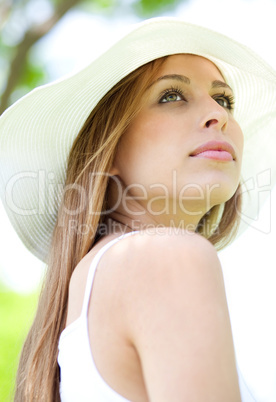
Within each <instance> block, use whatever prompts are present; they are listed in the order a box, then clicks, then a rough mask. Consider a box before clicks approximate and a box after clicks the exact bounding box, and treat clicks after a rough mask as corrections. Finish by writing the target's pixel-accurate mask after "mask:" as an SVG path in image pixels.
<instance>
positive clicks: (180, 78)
mask: <svg viewBox="0 0 276 402" xmlns="http://www.w3.org/2000/svg"><path fill="white" fill-rule="evenodd" d="M162 80H176V81H180V82H182V83H184V84H187V85H190V84H191V80H190V78H188V77H186V76H185V75H181V74H168V75H163V76H162V77H159V78H157V80H155V81H154V82H153V83H152V84H151V85H150V86H152V85H154V84H156V83H157V82H159V81H162ZM211 88H212V89H214V88H226V89H229V90H230V91H231V92H233V89H232V88H231V87H230V86H229V85H228V84H226V82H224V81H220V80H215V81H213V82H212V86H211Z"/></svg>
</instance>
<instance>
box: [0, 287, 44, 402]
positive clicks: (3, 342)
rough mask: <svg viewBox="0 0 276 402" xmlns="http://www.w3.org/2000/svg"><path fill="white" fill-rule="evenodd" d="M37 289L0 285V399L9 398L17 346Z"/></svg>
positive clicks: (36, 295) (33, 309)
mask: <svg viewBox="0 0 276 402" xmlns="http://www.w3.org/2000/svg"><path fill="white" fill-rule="evenodd" d="M37 298H38V292H33V293H30V294H20V293H16V292H13V291H11V290H9V289H8V288H5V287H4V286H3V285H0V320H1V321H0V322H1V326H0V349H1V355H0V401H1V402H4V401H11V400H12V393H13V385H14V379H15V375H16V368H17V364H18V359H19V355H20V350H21V348H22V345H23V341H24V339H25V337H26V334H27V331H28V329H29V326H30V324H31V321H32V318H33V316H34V312H35V306H36V302H37Z"/></svg>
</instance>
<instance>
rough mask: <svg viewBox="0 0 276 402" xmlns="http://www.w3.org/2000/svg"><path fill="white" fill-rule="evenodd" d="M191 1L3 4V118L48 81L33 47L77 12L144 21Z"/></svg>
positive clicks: (4, 0) (27, 0)
mask: <svg viewBox="0 0 276 402" xmlns="http://www.w3.org/2000/svg"><path fill="white" fill-rule="evenodd" d="M183 1H187V0H0V29H1V33H0V114H1V113H3V111H4V110H5V109H6V108H7V107H8V106H9V105H10V104H11V103H12V102H14V101H15V100H16V98H17V97H19V96H22V95H23V94H24V93H26V92H28V91H30V90H31V89H32V88H33V87H35V86H37V85H40V84H43V83H44V82H45V81H47V76H46V75H45V72H44V71H43V67H42V66H40V64H39V62H36V64H34V61H33V60H32V59H31V57H30V51H31V49H32V47H33V45H35V44H36V42H37V41H38V40H39V39H41V38H42V37H43V36H44V35H46V34H47V33H48V32H49V31H50V30H51V29H52V28H53V27H54V26H55V25H56V24H57V23H58V22H59V21H60V19H61V18H63V16H64V15H65V14H66V13H67V12H68V11H69V10H72V9H74V8H79V9H81V10H82V11H85V12H87V13H90V14H103V15H105V16H106V17H107V18H108V17H109V18H111V17H112V16H113V15H115V14H116V12H117V11H118V10H119V9H120V8H121V9H122V10H123V8H124V7H126V8H127V9H128V10H132V11H133V13H135V14H137V15H139V16H141V17H150V16H154V15H156V14H158V13H161V12H165V11H168V10H171V9H173V8H174V7H176V6H177V5H178V4H179V3H181V2H183Z"/></svg>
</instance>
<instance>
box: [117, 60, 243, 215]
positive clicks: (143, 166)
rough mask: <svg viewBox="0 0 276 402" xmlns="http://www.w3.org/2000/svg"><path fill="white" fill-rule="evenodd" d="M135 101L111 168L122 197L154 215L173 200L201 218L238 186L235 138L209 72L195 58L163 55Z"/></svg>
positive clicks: (224, 96)
mask: <svg viewBox="0 0 276 402" xmlns="http://www.w3.org/2000/svg"><path fill="white" fill-rule="evenodd" d="M142 102H143V103H142V109H141V111H140V112H139V113H138V115H137V116H136V118H135V119H134V120H133V121H132V123H131V125H130V127H129V128H128V130H127V132H126V133H125V134H124V135H123V137H122V138H121V141H120V143H119V147H118V152H117V154H116V157H115V162H114V168H113V170H114V172H115V174H117V175H118V176H119V177H120V179H121V180H122V182H123V183H124V185H125V186H126V187H128V186H129V187H128V189H129V192H128V194H131V195H132V196H133V197H136V199H137V200H139V203H140V204H141V205H143V207H144V208H146V209H148V208H149V206H150V208H151V210H152V211H155V212H156V213H157V212H158V211H160V212H161V211H164V210H165V209H164V208H165V207H167V208H168V206H169V207H170V208H173V207H174V208H175V209H176V210H177V209H178V207H179V203H181V205H182V206H183V208H184V210H185V211H186V212H187V211H190V213H191V214H196V211H199V209H200V211H201V210H202V212H203V214H204V213H205V212H207V211H208V210H209V209H210V208H211V207H212V206H214V205H216V204H220V203H223V202H225V201H226V200H228V199H229V198H230V197H231V196H232V195H233V194H234V192H235V190H236V188H237V186H238V183H239V178H240V171H241V161H242V151H243V135H242V131H241V129H240V127H239V125H238V123H237V122H236V121H235V119H234V117H233V110H232V107H234V105H232V103H233V93H232V90H231V88H230V87H229V86H228V85H226V84H225V81H224V79H223V78H222V76H221V74H220V72H219V70H218V69H217V67H216V66H215V65H214V64H213V63H212V62H210V61H209V60H207V59H205V58H202V57H199V56H194V55H174V56H170V57H168V58H167V59H166V61H165V62H164V64H163V65H162V67H161V69H160V70H159V72H158V74H157V77H156V79H155V81H154V82H153V83H152V85H151V86H150V88H149V89H148V90H147V91H146V93H145V96H144V98H143V100H142ZM168 203H169V204H168ZM165 204H166V205H165ZM171 210H172V209H170V211H171Z"/></svg>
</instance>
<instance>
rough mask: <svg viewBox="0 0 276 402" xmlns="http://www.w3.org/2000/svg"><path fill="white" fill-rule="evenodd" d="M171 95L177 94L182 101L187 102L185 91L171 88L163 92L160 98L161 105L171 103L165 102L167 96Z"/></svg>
mask: <svg viewBox="0 0 276 402" xmlns="http://www.w3.org/2000/svg"><path fill="white" fill-rule="evenodd" d="M171 94H177V95H179V96H180V97H181V98H182V100H184V101H185V100H186V99H185V98H184V95H183V91H182V89H181V88H178V87H171V88H168V89H165V91H163V92H161V94H160V97H159V103H170V102H164V101H163V100H164V99H165V98H166V96H168V95H171ZM173 102H177V101H173ZM173 102H172V103H173Z"/></svg>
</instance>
